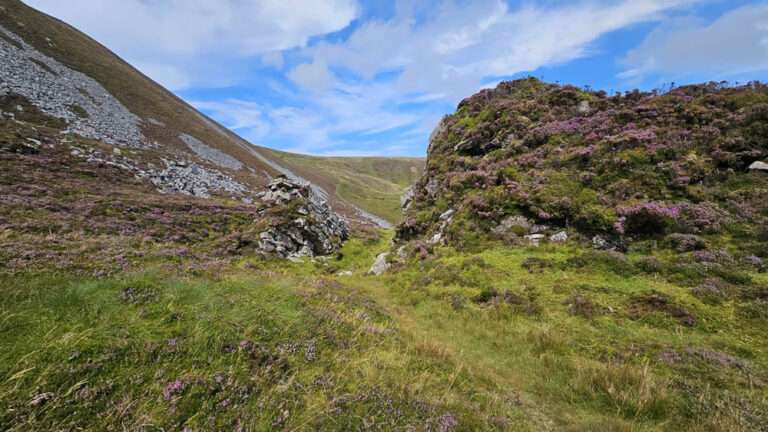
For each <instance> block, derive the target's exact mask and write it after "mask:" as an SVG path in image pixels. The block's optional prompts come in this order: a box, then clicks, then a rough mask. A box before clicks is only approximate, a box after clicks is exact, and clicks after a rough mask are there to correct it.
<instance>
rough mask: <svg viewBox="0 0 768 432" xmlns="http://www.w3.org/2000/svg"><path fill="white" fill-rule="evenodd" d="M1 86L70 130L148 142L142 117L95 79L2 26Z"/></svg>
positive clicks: (111, 140) (128, 142) (118, 141)
mask: <svg viewBox="0 0 768 432" xmlns="http://www.w3.org/2000/svg"><path fill="white" fill-rule="evenodd" d="M0 32H1V33H3V35H4V36H6V37H7V38H9V39H11V40H13V41H14V42H16V43H15V44H12V43H9V42H8V41H7V40H6V39H5V38H0V65H2V67H0V88H3V89H4V90H3V91H2V93H15V94H19V95H22V96H24V97H25V98H26V99H28V100H29V101H30V102H31V103H33V104H34V105H35V106H37V107H38V108H39V109H40V111H42V112H43V113H44V114H46V115H49V116H51V117H56V118H60V119H64V120H66V121H67V123H69V128H68V131H69V132H70V133H75V134H78V135H81V136H83V137H85V138H90V139H94V140H97V141H101V142H105V143H107V144H113V145H124V146H131V147H148V146H149V144H148V143H147V140H146V138H145V137H144V136H143V135H142V133H141V131H140V130H139V124H140V122H141V121H140V119H139V117H137V116H136V115H134V114H133V113H131V112H130V111H129V110H128V109H127V108H126V107H125V106H123V104H121V103H120V102H119V101H118V100H117V99H116V98H115V97H114V96H112V95H111V94H109V92H107V90H106V89H104V87H102V86H101V84H99V83H98V82H96V80H94V79H93V78H90V77H88V76H87V75H84V74H82V73H80V72H77V71H74V70H72V69H70V68H68V67H66V66H64V65H63V64H61V63H59V62H57V61H56V60H53V59H52V58H50V57H48V56H46V55H44V54H42V53H40V52H39V51H37V50H36V49H34V48H32V47H31V46H29V45H27V44H26V43H25V42H24V41H23V40H22V39H21V38H20V37H18V36H16V35H15V34H13V33H11V32H9V31H7V30H6V29H4V28H2V27H0Z"/></svg>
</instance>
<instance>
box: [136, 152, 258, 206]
mask: <svg viewBox="0 0 768 432" xmlns="http://www.w3.org/2000/svg"><path fill="white" fill-rule="evenodd" d="M162 161H163V162H164V163H165V165H166V168H165V169H164V170H162V171H151V172H149V173H145V174H143V175H142V174H140V175H139V177H145V178H148V179H149V181H151V182H152V183H153V184H154V185H156V186H157V187H158V190H159V192H160V193H179V194H183V195H192V196H199V197H203V198H210V197H211V195H210V192H211V191H220V192H225V193H227V194H230V195H239V196H242V195H245V194H246V193H247V192H248V189H247V188H246V187H245V186H244V185H243V184H242V183H240V182H238V181H236V180H234V179H232V178H231V177H229V176H227V175H225V174H223V173H221V172H220V171H218V170H215V169H208V168H204V167H202V166H199V165H197V164H195V163H191V162H190V163H187V162H186V161H169V160H166V159H162Z"/></svg>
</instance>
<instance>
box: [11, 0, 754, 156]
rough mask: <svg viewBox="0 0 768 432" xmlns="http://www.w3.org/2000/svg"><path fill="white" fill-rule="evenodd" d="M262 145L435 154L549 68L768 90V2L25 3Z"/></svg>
mask: <svg viewBox="0 0 768 432" xmlns="http://www.w3.org/2000/svg"><path fill="white" fill-rule="evenodd" d="M25 1H26V2H27V3H28V4H29V5H31V6H33V7H35V8H37V9H40V10H42V11H44V12H46V13H48V14H51V15H53V16H55V17H57V18H60V19H63V20H64V21H67V22H68V23H70V24H72V25H74V26H75V27H77V28H79V29H80V30H82V31H84V32H85V33H87V34H88V35H90V36H91V37H93V38H94V39H96V40H98V41H99V42H101V43H103V44H104V45H106V46H107V47H108V48H110V49H112V50H113V51H115V52H116V53H117V54H118V55H120V56H121V57H122V58H124V59H125V60H127V61H128V62H130V63H131V64H132V65H134V66H135V67H137V68H138V69H139V70H141V71H142V72H144V73H145V74H147V75H149V76H150V77H152V78H153V79H155V80H156V81H158V82H160V83H161V84H163V85H165V86H166V87H168V88H169V89H171V90H173V91H174V92H175V93H176V94H178V95H179V96H181V97H182V98H184V99H185V100H186V101H188V102H190V103H191V104H192V105H194V106H196V107H197V108H199V109H200V110H202V111H203V112H205V113H206V114H208V115H210V116H211V117H213V118H214V119H216V120H218V121H219V122H221V123H222V124H224V125H225V126H227V127H229V128H231V129H233V130H235V131H236V132H237V133H239V134H240V135H242V136H244V137H245V138H247V139H249V140H250V141H251V142H253V143H255V144H259V145H264V146H268V147H273V148H278V149H283V150H287V151H293V152H300V153H309V154H318V155H408V156H423V155H424V154H425V151H426V142H427V138H428V136H429V133H430V132H431V130H432V128H433V127H434V126H435V124H437V122H438V120H439V119H440V117H441V116H442V115H443V114H446V113H450V112H453V110H454V109H455V107H456V104H457V103H458V102H459V101H460V100H461V99H463V98H464V97H467V96H470V95H471V94H473V93H474V92H476V91H478V90H480V89H482V88H484V87H489V86H494V85H495V84H496V83H498V82H499V81H502V80H506V79H512V78H517V77H522V76H528V75H534V76H537V77H542V78H543V79H545V80H549V81H558V82H560V83H570V84H574V85H578V86H584V85H590V86H591V87H593V88H597V89H604V90H607V91H623V90H630V89H633V88H641V89H653V88H656V87H660V86H662V85H663V84H666V83H669V82H676V83H678V84H683V83H691V82H700V81H710V80H718V81H720V80H728V81H732V82H746V81H751V80H755V79H757V80H761V81H768V1H766V0H763V1H739V0H613V1H609V0H527V1H517V0H67V1H61V0H25Z"/></svg>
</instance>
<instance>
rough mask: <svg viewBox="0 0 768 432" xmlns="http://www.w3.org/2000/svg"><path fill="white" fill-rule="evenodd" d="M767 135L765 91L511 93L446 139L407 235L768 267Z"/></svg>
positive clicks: (445, 129)
mask: <svg viewBox="0 0 768 432" xmlns="http://www.w3.org/2000/svg"><path fill="white" fill-rule="evenodd" d="M767 125H768V86H765V85H763V84H760V83H751V84H748V85H745V86H728V85H725V84H720V83H709V84H702V85H692V86H686V87H680V88H675V89H672V90H670V91H668V92H666V93H663V94H662V93H658V92H639V91H634V92H627V93H626V94H616V95H608V94H606V93H605V92H603V91H594V90H589V89H580V88H577V87H573V86H567V85H566V86H560V85H557V84H548V83H545V82H541V81H539V80H537V79H535V78H527V79H521V80H517V81H512V82H504V83H501V84H499V85H498V87H496V88H495V89H492V90H483V91H481V92H480V93H478V94H476V95H474V96H472V97H470V98H467V99H465V100H463V101H462V102H461V103H460V104H459V106H458V109H457V111H456V113H455V114H453V115H449V116H446V117H445V118H443V119H442V121H441V122H440V124H439V125H438V127H437V128H436V129H435V131H434V133H433V134H432V136H431V138H430V141H429V150H428V161H427V167H426V170H425V173H424V175H423V176H422V178H421V179H420V180H419V181H418V182H416V184H415V185H414V186H413V187H412V188H409V190H408V191H407V194H406V195H405V196H404V197H403V204H404V212H405V219H404V220H403V221H402V222H401V223H400V225H398V227H397V236H398V239H399V240H401V241H409V240H421V241H423V242H425V243H427V244H438V243H440V244H448V245H452V246H455V247H457V248H460V249H461V248H467V249H470V250H471V249H477V248H479V247H481V246H482V245H484V244H486V242H488V241H492V242H496V241H500V242H503V243H506V244H510V245H525V244H541V243H543V242H547V241H548V242H564V241H574V242H576V243H577V244H581V245H582V246H585V247H589V248H597V249H614V250H619V251H627V250H637V249H645V250H647V249H648V248H656V247H661V248H668V249H671V250H673V251H676V252H678V253H682V254H686V257H687V258H686V259H692V260H695V261H704V262H709V263H712V264H713V265H715V264H718V263H720V264H718V265H725V264H727V263H730V262H739V263H742V264H744V265H751V264H752V263H754V264H755V265H760V264H759V263H760V262H762V261H763V260H765V259H766V258H768V244H767V243H766V241H768V231H766V226H768V171H766V170H765V166H766V165H765V163H764V161H765V159H766V158H767V157H768V126H767ZM691 254H692V255H691Z"/></svg>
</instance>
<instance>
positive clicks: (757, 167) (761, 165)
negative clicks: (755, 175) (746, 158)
mask: <svg viewBox="0 0 768 432" xmlns="http://www.w3.org/2000/svg"><path fill="white" fill-rule="evenodd" d="M749 169H751V170H754V171H765V172H768V163H765V162H760V161H755V162H753V163H752V165H750V166H749Z"/></svg>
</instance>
